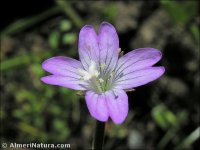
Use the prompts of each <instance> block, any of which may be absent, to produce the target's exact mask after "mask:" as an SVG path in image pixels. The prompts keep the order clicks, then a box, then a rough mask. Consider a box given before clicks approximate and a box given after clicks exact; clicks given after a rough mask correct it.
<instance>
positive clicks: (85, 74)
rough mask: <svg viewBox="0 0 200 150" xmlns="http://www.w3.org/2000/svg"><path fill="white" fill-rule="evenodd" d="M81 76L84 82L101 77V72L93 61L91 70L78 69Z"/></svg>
mask: <svg viewBox="0 0 200 150" xmlns="http://www.w3.org/2000/svg"><path fill="white" fill-rule="evenodd" d="M78 71H79V73H80V75H81V76H82V78H83V80H85V81H88V80H90V79H92V78H97V77H98V76H99V74H100V73H99V72H98V70H97V68H96V63H95V62H94V61H93V60H91V62H90V66H89V70H88V71H85V70H83V69H78Z"/></svg>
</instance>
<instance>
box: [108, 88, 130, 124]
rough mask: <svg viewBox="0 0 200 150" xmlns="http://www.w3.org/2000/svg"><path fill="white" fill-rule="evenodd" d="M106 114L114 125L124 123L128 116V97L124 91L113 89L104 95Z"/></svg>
mask: <svg viewBox="0 0 200 150" xmlns="http://www.w3.org/2000/svg"><path fill="white" fill-rule="evenodd" d="M105 95H106V102H107V107H108V112H109V115H110V117H111V119H112V120H113V122H114V123H115V124H121V123H122V122H124V120H125V119H126V117H127V115H128V96H127V94H126V92H125V91H124V90H120V89H115V90H112V91H109V92H106V93H105Z"/></svg>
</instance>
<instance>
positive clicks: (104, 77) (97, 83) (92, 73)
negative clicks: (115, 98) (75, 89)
mask: <svg viewBox="0 0 200 150" xmlns="http://www.w3.org/2000/svg"><path fill="white" fill-rule="evenodd" d="M105 68H106V64H104V63H103V64H101V65H100V70H101V72H100V70H98V68H97V66H96V63H95V61H93V60H91V61H90V65H89V68H88V70H84V69H80V68H79V69H78V72H79V74H80V75H81V78H80V80H84V81H86V82H87V83H88V84H89V88H91V89H93V90H94V91H96V92H100V93H101V92H104V91H107V90H109V89H110V88H111V87H112V86H113V80H114V72H111V73H109V74H108V73H105V71H104V70H105Z"/></svg>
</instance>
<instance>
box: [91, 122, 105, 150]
mask: <svg viewBox="0 0 200 150" xmlns="http://www.w3.org/2000/svg"><path fill="white" fill-rule="evenodd" d="M104 130H105V122H100V121H98V120H97V121H96V128H95V134H94V139H93V144H92V150H102V147H103V141H104Z"/></svg>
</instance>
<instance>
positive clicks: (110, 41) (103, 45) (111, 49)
mask: <svg viewBox="0 0 200 150" xmlns="http://www.w3.org/2000/svg"><path fill="white" fill-rule="evenodd" d="M98 41H99V50H100V63H101V64H103V63H104V64H106V68H107V69H106V70H105V72H107V70H111V69H112V68H114V67H115V65H116V62H117V60H118V51H119V38H118V35H117V32H116V30H115V28H114V27H113V25H111V24H110V23H107V22H103V23H102V24H101V26H100V28H99V36H98ZM111 71H112V70H111Z"/></svg>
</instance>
